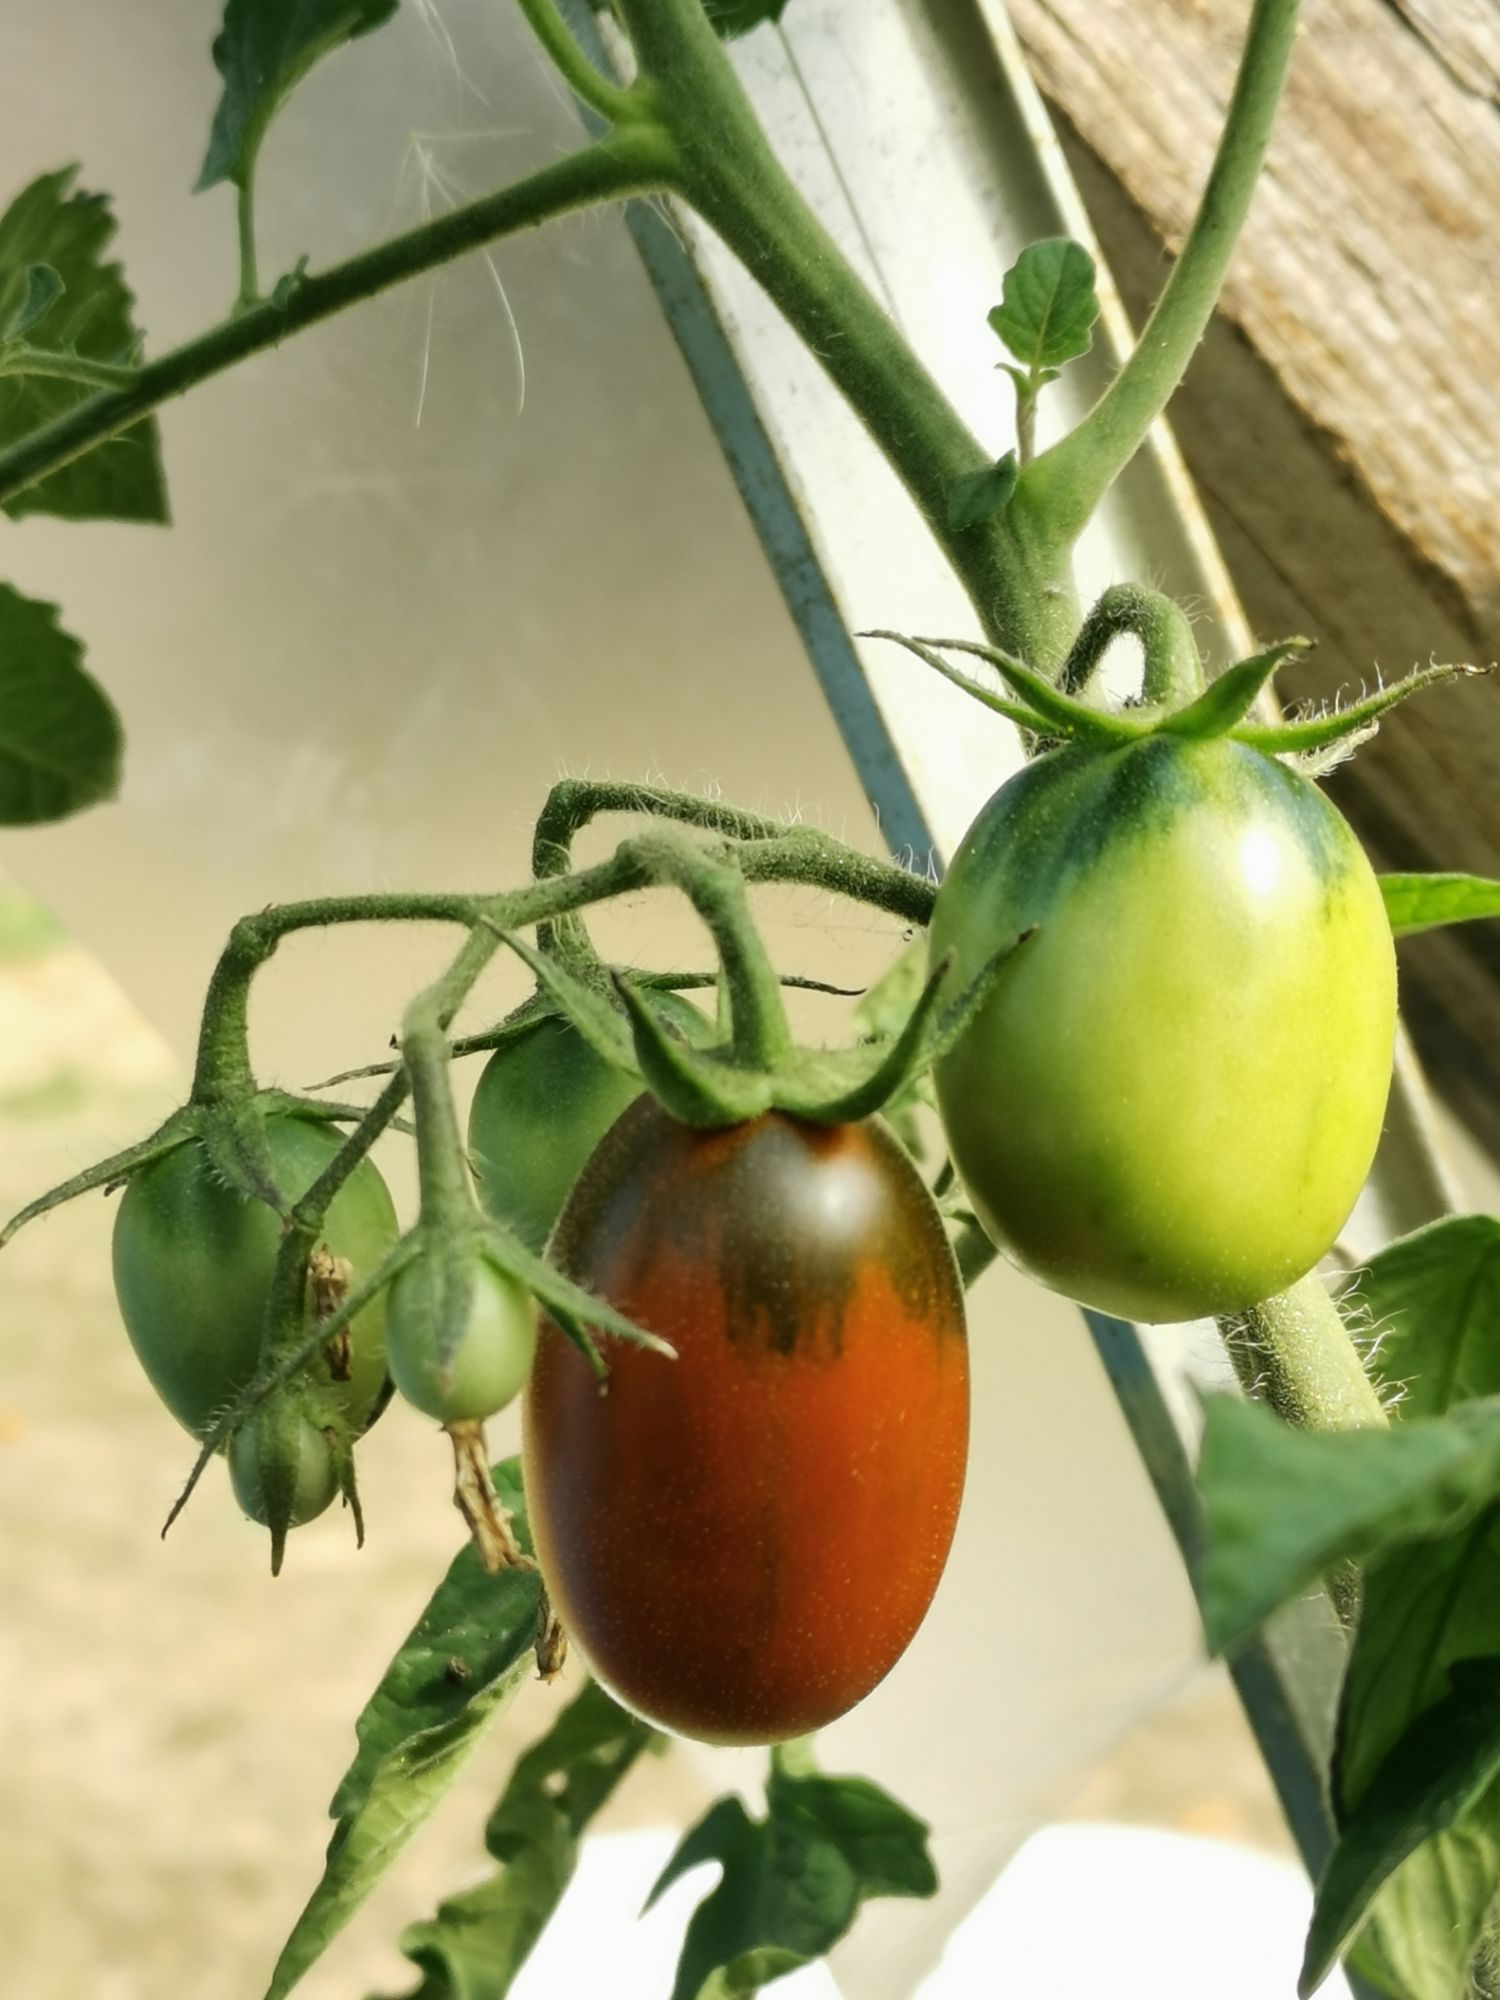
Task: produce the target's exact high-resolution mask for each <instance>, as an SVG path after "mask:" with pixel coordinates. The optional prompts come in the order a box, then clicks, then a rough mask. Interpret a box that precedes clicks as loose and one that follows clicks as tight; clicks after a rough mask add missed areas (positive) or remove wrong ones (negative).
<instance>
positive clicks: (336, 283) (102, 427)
mask: <svg viewBox="0 0 1500 2000" xmlns="http://www.w3.org/2000/svg"><path fill="white" fill-rule="evenodd" d="M671 166H672V149H671V146H670V143H669V142H668V141H667V139H666V138H665V137H664V136H663V134H662V133H661V132H660V130H658V129H657V128H656V127H655V126H652V125H649V124H647V123H645V122H642V121H636V122H634V123H632V124H631V125H630V126H629V127H628V128H627V129H624V130H621V131H619V132H616V133H612V134H611V135H610V136H609V137H607V138H604V139H601V140H599V141H598V142H597V143H596V144H594V145H592V146H589V147H586V148H585V149H584V150H583V151H581V152H577V153H572V154H569V155H568V156H567V157H566V158H564V159H561V160H556V161H554V162H553V163H552V164H551V165H550V166H546V167H543V168H541V169H540V170H539V171H538V172H537V173H534V174H530V175H528V176H527V177H526V179H525V180H521V181H517V182H515V184H514V185H513V186H511V187H507V188H501V189H500V190H499V191H498V192H496V193H494V194H488V195H484V196H482V197H481V198H480V199H479V200H478V201H472V202H469V203H467V204H466V205H465V206H464V207H462V208H456V209H453V210H451V211H450V212H449V213H448V214H446V215H439V216H435V217H434V218H433V219H432V221H430V222H425V223H422V224H421V225H420V226H419V227H417V228H415V229H410V230H408V231H406V233H405V234H404V235H401V236H396V237H393V238H391V240H390V241H389V242H386V243H379V244H376V245H375V247H374V248H373V249H370V250H365V251H361V252H360V254H359V255H358V256H356V257H351V258H349V259H348V261H347V262H345V263H343V264H335V265H334V266H332V268H331V269H329V270H327V271H318V272H312V273H309V274H308V275H307V276H305V277H302V278H299V279H298V280H297V281H296V283H295V284H293V285H290V286H288V287H286V288H285V294H286V295H285V296H284V298H283V299H282V300H281V301H280V302H279V303H277V302H273V301H272V300H269V299H263V300H261V301H260V303H259V304H257V305H254V306H251V307H250V308H249V309H248V310H247V311H245V312H241V313H237V314H236V315H235V316H234V317H233V318H231V319H228V320H225V321H223V322H222V323H221V324H220V325H218V326H215V327H212V328H210V330H209V331H208V332H207V333H204V334H200V335H199V336H198V338H197V339H195V340H190V341H188V342H187V343H186V344H185V345H184V346H182V347H178V348H175V349H174V350H173V351H172V352H171V353H170V354H164V355H162V357H161V358H160V359H159V360H157V361H148V362H146V363H144V364H143V365H142V366H141V367H139V368H137V369H133V370H132V371H131V373H130V378H129V380H128V382H125V383H122V384H121V385H120V386H118V387H115V388H111V389H107V390H105V391H103V392H102V393H101V394H99V395H97V396H90V397H89V398H88V399H87V400H86V401H85V402H82V403H79V404H78V405H77V407H76V408H74V409H71V410H68V411H66V412H64V414H63V415H62V416H60V417H56V418H54V419H53V421H52V422H51V423H49V424H44V425H43V426H42V427H41V428H40V429H39V430H36V431H33V432H32V433H31V434H30V435H29V436H28V437H24V438H21V439H20V440H19V441H18V442H17V443H15V444H13V445H12V446H11V447H10V448H9V449H8V450H7V451H4V452H0V502H3V501H5V500H9V499H12V498H13V497H14V496H15V495H16V494H17V493H20V492H21V491H22V490H23V489H24V488H25V487H27V486H30V485H32V484H33V483H34V482H35V481H36V480H38V479H42V478H45V477H46V475H47V474H48V473H51V472H56V471H57V469H58V468H59V466H63V465H68V464H70V463H71V462H72V461H73V460H74V459H75V458H79V457H81V456H82V455H83V453H84V452H86V451H88V450H89V449H90V448H91V447H92V446H94V445H96V444H100V443H102V442H103V440H104V439H105V438H111V437H116V436H118V435H119V433H120V432H121V431H123V430H128V429H129V427H130V426H131V425H132V424H134V423H138V422H139V421H140V419H141V418H142V417H144V416H147V415H149V414H150V412H151V411H152V410H155V409H159V408H160V406H161V405H162V404H163V403H166V402H170V401H171V399H172V398H173V397H174V396H180V395H181V394H182V393H183V391H184V390H186V389H191V388H193V387H194V386H195V385H196V384H197V383H199V382H205V381H207V380H208V379H209V378H210V377H211V376H213V375H218V374H222V372H223V371H224V370H225V369H226V368H230V367H232V366H233V365H234V364H235V362H237V361H243V360H244V359H245V358H246V357H247V356H248V355H251V354H257V353H259V352H261V351H262V350H263V349H265V348H267V347H275V346H277V345H279V344H280V342H281V341H283V340H284V339H285V338H286V337H287V335H288V334H292V333H298V332H300V331H301V330H302V328H303V327H307V326H314V325H316V324H317V323H318V322H319V321H320V320H325V319H330V318H332V316H333V315H334V314H335V313H339V312H342V311H343V310H344V308H345V307H346V306H351V305H355V304H357V303H358V302H359V301H360V300H361V299H368V298H373V297H374V296H375V294H376V293H377V292H382V291H385V290H387V289H388V288H389V287H390V286H392V285H396V284H400V283H401V282H402V281H403V280H405V279H407V278H414V277H418V276H420V275H421V273H422V272H424V271H431V270H435V269H436V268H437V267H438V266H439V265H441V264H446V263H449V262H451V261H452V259H453V258H455V257H461V256H463V255H464V254H465V253H466V252H467V251H469V250H473V249H476V248H477V247H478V246H479V245H480V244H481V243H490V242H494V241H495V240H496V239H497V238H499V237H502V236H509V235H513V234H515V233H516V232H517V231H518V230H522V229H534V228H536V227H537V226H538V225H539V224H541V223H544V222H550V221H551V220H552V219H553V218H554V217H556V216H559V215H566V214H569V213H570V212H571V211H573V210H574V209H579V208H586V207H589V206H590V205H591V204H593V203H596V202H601V201H612V200H618V199H620V198H622V197H623V196H625V195H630V194H642V193H647V192H650V191H652V190H659V189H661V188H663V187H665V186H666V185H667V183H668V181H669V179H670V177H671V175H670V169H671Z"/></svg>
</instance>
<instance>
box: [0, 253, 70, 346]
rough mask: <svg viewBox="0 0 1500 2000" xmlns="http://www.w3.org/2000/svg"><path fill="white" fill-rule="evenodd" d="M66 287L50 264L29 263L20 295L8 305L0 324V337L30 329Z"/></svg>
mask: <svg viewBox="0 0 1500 2000" xmlns="http://www.w3.org/2000/svg"><path fill="white" fill-rule="evenodd" d="M66 290H67V287H66V286H65V285H64V283H63V281H62V279H61V278H60V277H59V276H58V274H57V273H56V271H54V270H53V268H52V266H51V265H50V264H28V265H27V267H26V279H25V283H24V285H23V287H22V291H21V296H20V298H19V299H18V300H17V301H16V302H15V304H14V305H12V306H11V308H10V317H9V319H8V320H6V321H5V323H4V324H3V325H0V340H16V339H18V338H19V337H20V335H21V334H23V333H29V332H30V331H31V329H32V327H34V326H35V325H36V324H37V323H38V322H39V321H40V320H43V319H45V318H46V317H47V314H48V313H49V312H51V310H52V308H53V307H54V306H55V305H56V304H57V302H58V300H59V299H60V298H61V297H62V295H63V293H64V292H65V291H66Z"/></svg>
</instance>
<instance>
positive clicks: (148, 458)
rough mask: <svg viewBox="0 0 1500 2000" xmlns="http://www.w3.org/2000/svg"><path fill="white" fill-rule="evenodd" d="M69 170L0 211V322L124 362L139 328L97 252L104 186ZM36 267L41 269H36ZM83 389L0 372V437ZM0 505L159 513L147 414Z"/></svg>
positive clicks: (65, 406) (161, 505)
mask: <svg viewBox="0 0 1500 2000" xmlns="http://www.w3.org/2000/svg"><path fill="white" fill-rule="evenodd" d="M77 172H78V169H77V168H76V167H64V168H62V169H61V171H60V172H58V173H54V174H43V175H41V176H40V178H39V179H37V180H34V181H33V182H32V183H31V185H30V186H29V187H27V188H24V189H23V190H22V191H21V193H20V194H18V195H17V196H16V198H15V200H14V201H13V202H12V203H11V205H10V207H9V208H8V209H7V210H6V211H5V213H4V215H0V325H4V324H6V323H7V322H9V324H10V329H11V331H12V332H16V331H19V330H21V329H22V328H23V327H37V326H40V327H41V329H42V331H43V332H44V333H45V335H46V340H45V343H44V344H45V345H46V346H47V347H48V348H51V349H55V350H57V351H58V352H61V353H73V354H79V355H82V356H83V357H84V358H85V359H86V360H90V361H109V362H127V361H129V360H130V359H131V358H132V357H133V356H134V354H135V353H136V351H137V349H138V348H139V346H140V333H139V331H138V329H137V327H136V325H135V319H134V312H135V300H134V299H133V297H132V296H131V293H130V289H129V287H128V286H127V285H126V283H125V280H124V277H123V276H122V275H121V271H120V267H119V265H118V264H110V263H106V262H105V261H104V255H105V251H106V250H107V249H108V247H109V243H110V239H111V238H112V237H113V235H114V233H115V220H114V217H113V215H111V213H110V208H109V198H108V196H106V195H102V194H85V193H83V192H82V191H81V190H79V189H75V188H74V187H73V181H74V179H75V177H76V175H77ZM41 270H45V271H46V272H48V273H49V274H50V276H48V277H42V278H39V277H38V276H37V273H38V271H41ZM54 284H55V289H53V287H54ZM49 290H50V291H51V294H52V295H51V298H50V299H48V297H47V293H48V292H49ZM28 315H29V317H28ZM93 393H94V392H93V391H92V390H91V389H89V388H88V387H86V386H85V385H84V384H83V383H80V382H67V381H63V380H61V379H59V378H57V377H55V376H50V375H21V374H15V375H5V376H3V377H0V447H3V446H5V445H9V444H14V443H16V442H17V440H18V439H20V438H23V437H26V436H28V435H29V433H30V432H32V431H34V430H38V429H40V427H41V426H42V425H43V424H45V423H48V422H50V421H51V419H52V418H54V417H57V416H60V415H61V414H62V413H63V412H64V411H65V410H70V409H72V407H73V406H74V404H75V403H79V402H81V401H82V400H83V399H84V398H85V397H86V396H89V395H92V394H93ZM5 511H6V512H7V513H8V514H9V515H10V516H11V518H12V519H13V520H19V519H20V518H21V517H22V516H23V515H25V514H56V515H60V516H61V517H63V518H64V519H65V520H69V521H156V522H161V521H165V520H166V519H167V493H166V484H165V480H164V477H163V474H162V466H161V444H160V440H159V438H158V436H157V430H156V421H155V419H154V418H151V417H146V418H143V419H142V420H141V422H140V423H138V424H132V425H131V427H130V429H129V430H127V431H123V432H121V434H120V435H119V436H118V437H116V438H110V439H107V440H106V441H105V442H104V443H102V444H97V445H95V446H94V447H93V449H92V450H91V451H88V452H85V453H84V455H83V456H82V457H81V458H77V459H74V461H73V462H72V464H71V465H64V466H62V467H60V468H59V469H58V471H56V472H53V473H49V474H48V475H47V477H46V478H45V479H40V480H38V481H37V482H36V484H35V485H34V486H28V487H26V488H25V490H24V491H23V492H20V493H18V494H17V495H16V496H15V498H14V499H11V500H7V501H6V502H5Z"/></svg>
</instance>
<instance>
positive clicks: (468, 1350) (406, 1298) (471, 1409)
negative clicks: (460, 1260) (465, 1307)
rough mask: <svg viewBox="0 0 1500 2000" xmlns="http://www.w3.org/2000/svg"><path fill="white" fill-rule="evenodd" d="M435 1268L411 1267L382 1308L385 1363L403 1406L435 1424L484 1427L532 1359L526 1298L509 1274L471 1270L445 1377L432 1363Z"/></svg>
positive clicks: (532, 1322) (532, 1324)
mask: <svg viewBox="0 0 1500 2000" xmlns="http://www.w3.org/2000/svg"><path fill="white" fill-rule="evenodd" d="M435 1269H436V1267H435V1265H434V1263H433V1262H432V1260H430V1259H428V1258H425V1257H424V1258H419V1259H418V1260H417V1262H416V1263H414V1264H409V1265H408V1266H407V1267H406V1269H405V1270H404V1271H402V1272H401V1273H400V1274H399V1275H398V1276H397V1278H396V1280H395V1282H394V1283H393V1284H392V1286H391V1290H390V1297H389V1300H388V1302H387V1305H386V1358H387V1361H388V1363H389V1366H390V1371H391V1379H392V1381H393V1382H394V1383H395V1385H396V1387H397V1388H398V1389H399V1390H400V1392H401V1394H402V1395H403V1396H404V1397H405V1398H406V1400H407V1402H408V1403H410V1404H412V1405H413V1406H414V1407H415V1408H416V1409H419V1410H421V1411H423V1412H424V1414H425V1415H427V1416H429V1417H436V1418H437V1420H438V1422H439V1423H443V1424H453V1423H482V1422H483V1421H484V1419H485V1418H486V1417H492V1416H493V1415H494V1414H495V1412H496V1411H497V1410H503V1409H504V1408H505V1406H506V1404H507V1403H509V1402H511V1401H512V1400H513V1399H514V1398H515V1396H516V1395H518V1394H519V1392H520V1390H521V1389H522V1387H523V1386H524V1385H525V1382H526V1378H527V1376H528V1375H529V1374H530V1373H531V1362H532V1356H533V1355H534V1354H535V1352H536V1314H535V1311H534V1309H533V1306H532V1303H531V1295H530V1293H529V1292H527V1290H526V1289H525V1287H524V1286H523V1285H521V1284H520V1283H519V1282H518V1281H517V1280H516V1279H515V1278H513V1277H511V1276H510V1275H509V1274H508V1273H507V1272H505V1271H501V1270H498V1269H497V1268H496V1267H495V1266H494V1265H493V1264H490V1263H488V1262H486V1261H484V1260H483V1259H481V1260H480V1261H479V1262H478V1264H477V1265H476V1266H475V1270H474V1293H473V1298H472V1300H471V1302H470V1306H469V1321H468V1325H467V1327H466V1328H465V1330H464V1336H463V1339H462V1340H461V1342H460V1343H459V1347H458V1352H457V1353H456V1354H455V1355H454V1357H453V1361H452V1364H451V1366H450V1367H449V1369H448V1371H447V1374H446V1377H445V1375H444V1371H443V1370H442V1369H441V1368H440V1367H439V1366H438V1358H437V1324H438V1312H437V1300H436V1291H435Z"/></svg>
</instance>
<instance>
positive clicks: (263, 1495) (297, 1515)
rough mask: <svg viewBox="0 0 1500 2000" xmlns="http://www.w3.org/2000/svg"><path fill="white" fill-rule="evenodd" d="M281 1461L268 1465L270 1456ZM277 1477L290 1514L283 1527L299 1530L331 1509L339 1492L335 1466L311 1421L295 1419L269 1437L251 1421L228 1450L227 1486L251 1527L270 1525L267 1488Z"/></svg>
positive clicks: (329, 1446)
mask: <svg viewBox="0 0 1500 2000" xmlns="http://www.w3.org/2000/svg"><path fill="white" fill-rule="evenodd" d="M272 1452H276V1453H278V1454H279V1455H280V1456H281V1459H282V1464H281V1465H280V1466H277V1465H275V1464H272V1463H269V1462H268V1456H269V1454H270V1453H272ZM278 1474H279V1475H280V1476H281V1477H283V1478H284V1479H285V1480H286V1482H287V1486H288V1489H289V1491H290V1494H291V1512H290V1514H289V1516H288V1518H287V1522H286V1525H287V1527H289V1528H300V1527H301V1526H302V1525H303V1523H304V1522H306V1521H312V1520H315V1519H316V1518H317V1516H318V1515H319V1514H321V1513H323V1512H324V1511H325V1510H326V1509H327V1508H328V1507H329V1506H331V1505H332V1503H333V1500H334V1496H335V1495H336V1494H337V1492H338V1490H339V1471H338V1460H337V1457H336V1455H335V1453H334V1448H333V1444H332V1442H331V1440H330V1439H329V1437H328V1435H327V1434H326V1432H324V1431H321V1430H319V1429H318V1427H317V1425H316V1424H315V1423H313V1422H312V1420H311V1419H310V1418H308V1417H305V1416H298V1417H296V1418H294V1419H292V1420H291V1421H290V1422H287V1421H286V1420H285V1419H284V1418H283V1419H281V1421H280V1422H278V1424H277V1428H276V1432H275V1433H274V1434H273V1433H269V1432H268V1431H267V1428H266V1423H265V1421H264V1420H263V1419H262V1417H260V1416H254V1417H252V1418H251V1419H250V1421H249V1422H248V1423H247V1424H244V1425H243V1426H242V1427H241V1428H240V1429H239V1430H237V1431H236V1432H235V1434H234V1436H233V1438H232V1439H231V1440H230V1444H229V1482H230V1484H231V1485H232V1486H233V1488H234V1497H235V1499H236V1500H238V1501H239V1503H240V1506H241V1507H242V1508H243V1509H244V1511H245V1513H246V1514H247V1515H248V1516H249V1517H250V1519H251V1520H252V1521H258V1522H259V1523H260V1525H261V1526H262V1527H267V1526H268V1525H269V1524H270V1518H271V1507H270V1502H269V1495H268V1492H267V1485H268V1482H270V1481H273V1480H275V1479H276V1478H277V1477H278Z"/></svg>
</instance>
